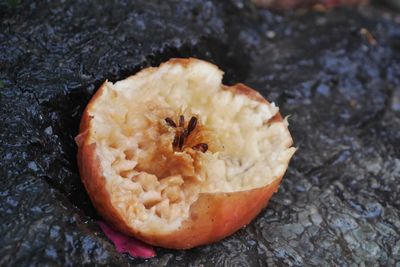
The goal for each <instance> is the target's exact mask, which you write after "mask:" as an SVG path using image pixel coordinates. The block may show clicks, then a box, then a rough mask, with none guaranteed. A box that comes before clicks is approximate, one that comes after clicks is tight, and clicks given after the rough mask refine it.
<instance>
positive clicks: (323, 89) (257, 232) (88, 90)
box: [0, 0, 400, 266]
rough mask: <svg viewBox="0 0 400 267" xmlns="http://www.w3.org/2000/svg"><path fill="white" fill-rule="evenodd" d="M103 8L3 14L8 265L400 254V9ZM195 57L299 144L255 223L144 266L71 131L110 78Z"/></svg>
mask: <svg viewBox="0 0 400 267" xmlns="http://www.w3.org/2000/svg"><path fill="white" fill-rule="evenodd" d="M101 2H104V3H101V4H97V5H94V4H92V3H89V2H88V1H61V2H58V1H47V2H45V1H38V2H37V3H22V4H20V5H19V6H18V7H17V8H16V9H10V8H4V7H2V8H1V9H0V18H1V24H0V129H1V130H0V144H1V145H0V158H1V162H0V170H1V172H0V174H1V180H0V218H1V224H0V266H28V265H32V266H43V265H66V266H77V265H135V264H140V265H142V266H153V265H154V266H167V265H168V266H266V265H268V266H286V265H289V266H302V265H304V266H306V265H307V266H327V265H330V266H356V265H361V266H362V265H363V264H364V265H366V266H376V265H382V266H394V265H396V263H397V264H400V219H399V215H400V185H399V181H400V20H399V17H398V15H396V14H394V13H390V12H389V11H382V10H380V9H379V10H378V9H374V8H363V9H336V10H334V11H332V12H329V13H312V12H308V13H306V14H299V13H288V14H285V15H284V14H281V13H272V12H270V11H267V10H260V9H256V8H255V7H253V6H251V5H248V4H246V2H241V1H223V2H221V1H204V2H203V1H183V2H180V3H177V2H173V3H166V1H159V2H156V1H148V0H146V1H126V2H119V3H111V1H101ZM131 2H134V3H131ZM388 12H389V13H388ZM396 16H397V17H396ZM396 21H397V22H396ZM361 28H366V29H368V30H369V32H370V33H371V34H372V35H373V36H374V37H375V39H376V41H377V45H375V46H374V45H373V44H371V40H370V41H368V38H366V36H365V35H362V34H360V29H361ZM187 56H195V57H199V58H202V59H206V60H209V61H212V62H214V63H216V64H217V65H219V66H220V67H221V68H222V69H223V70H225V71H226V77H225V82H226V83H229V84H232V83H235V82H238V81H242V82H244V83H246V84H248V85H250V86H252V87H254V88H256V89H258V90H259V91H260V92H261V93H262V94H263V95H264V96H266V97H267V98H268V99H269V100H271V101H275V102H276V103H277V104H278V105H279V106H280V107H281V112H282V113H283V114H284V115H291V117H290V123H291V125H290V129H291V131H292V133H293V137H294V140H295V145H296V146H297V147H298V148H299V149H298V152H297V153H296V155H295V157H294V158H293V160H292V162H291V164H290V167H289V170H288V172H287V174H286V176H285V179H284V180H283V183H282V186H281V187H280V190H279V192H278V193H277V194H276V195H275V196H274V197H273V199H272V200H271V203H270V205H269V207H268V208H267V209H266V210H264V211H263V212H262V213H261V214H260V215H259V216H258V217H257V219H256V220H255V221H254V222H252V223H251V224H250V225H249V226H248V227H246V228H245V229H243V230H241V231H239V232H237V233H236V234H234V235H233V236H231V237H228V238H226V239H225V240H223V241H221V242H219V243H216V244H213V245H209V246H204V247H199V248H195V249H192V250H188V251H173V250H165V249H157V253H158V256H157V257H156V258H154V259H151V260H148V261H143V260H136V259H133V258H130V257H128V256H126V255H121V254H118V253H117V252H116V251H115V249H114V247H113V246H112V244H111V243H110V242H109V241H108V240H107V239H106V238H105V236H104V235H103V234H102V232H101V231H100V229H99V227H98V226H97V225H96V224H95V219H96V218H97V217H96V213H95V211H94V209H93V207H92V206H91V204H90V201H89V199H88V197H87V195H86V193H85V190H84V188H83V186H82V184H81V182H80V178H79V175H78V171H77V166H76V157H75V154H76V146H75V144H74V140H73V137H74V136H75V135H76V134H77V131H78V124H79V121H80V116H81V114H82V110H83V108H84V106H85V105H86V103H87V102H88V100H89V99H90V97H91V96H92V95H93V93H94V92H95V90H96V88H97V87H98V86H99V85H100V84H101V83H102V82H103V81H104V80H105V79H110V80H112V81H116V80H118V79H123V78H124V77H126V76H128V75H130V74H133V73H135V72H137V71H138V70H140V69H141V68H143V67H147V66H150V65H158V64H159V63H160V62H162V61H165V60H167V59H168V58H170V57H187Z"/></svg>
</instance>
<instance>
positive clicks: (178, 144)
mask: <svg viewBox="0 0 400 267" xmlns="http://www.w3.org/2000/svg"><path fill="white" fill-rule="evenodd" d="M165 122H166V123H167V124H168V126H170V127H173V128H178V127H179V128H183V130H182V129H181V130H178V129H177V131H176V133H175V137H174V140H173V141H172V147H173V148H174V149H178V150H179V151H182V149H183V146H184V144H185V141H186V140H187V137H188V136H189V135H190V133H191V132H193V130H194V129H195V128H196V125H197V118H196V117H194V116H193V117H191V118H190V120H189V123H188V126H187V128H185V127H184V126H185V116H184V115H180V116H179V121H178V126H177V124H176V123H175V122H174V120H173V119H171V118H169V117H167V118H165ZM192 149H194V150H198V151H201V152H203V153H205V152H206V151H207V150H208V145H207V144H206V143H199V144H197V145H195V146H193V147H192Z"/></svg>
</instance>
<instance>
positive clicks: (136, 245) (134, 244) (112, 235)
mask: <svg viewBox="0 0 400 267" xmlns="http://www.w3.org/2000/svg"><path fill="white" fill-rule="evenodd" d="M97 224H98V225H99V226H100V228H101V229H102V230H103V232H104V234H105V235H106V236H107V237H108V239H110V240H111V241H112V242H113V243H114V245H115V248H116V249H117V251H118V252H120V253H124V252H127V253H129V255H131V256H132V257H136V258H143V259H148V258H152V257H154V256H155V255H156V253H155V251H154V249H153V247H152V246H150V245H148V244H146V243H144V242H142V241H140V240H137V239H136V238H133V237H130V236H127V235H124V234H122V233H120V232H118V231H116V230H114V229H113V228H111V226H109V225H108V224H106V223H105V222H103V221H97Z"/></svg>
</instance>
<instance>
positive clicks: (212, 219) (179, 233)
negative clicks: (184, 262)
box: [76, 59, 292, 249]
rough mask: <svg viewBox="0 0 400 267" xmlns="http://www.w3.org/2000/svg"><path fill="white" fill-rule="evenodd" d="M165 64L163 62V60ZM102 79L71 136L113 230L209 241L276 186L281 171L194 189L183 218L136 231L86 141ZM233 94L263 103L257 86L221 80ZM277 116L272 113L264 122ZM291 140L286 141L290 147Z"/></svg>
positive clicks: (180, 242)
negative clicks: (249, 181) (267, 178)
mask: <svg viewBox="0 0 400 267" xmlns="http://www.w3.org/2000/svg"><path fill="white" fill-rule="evenodd" d="M191 60H197V59H172V60H170V61H168V62H167V63H168V64H171V63H172V64H188V63H190V61H191ZM164 64H166V63H164ZM104 88H105V86H104V84H103V85H102V86H101V87H100V89H99V90H98V91H97V92H96V94H95V95H94V96H93V98H92V99H91V101H90V102H89V104H88V105H87V107H86V109H85V111H84V113H83V117H82V120H81V125H80V134H79V135H78V136H77V137H76V142H77V144H78V166H79V172H80V175H81V179H82V182H83V184H84V186H85V188H86V190H87V192H88V194H89V197H90V199H91V201H92V203H93V205H94V206H95V208H96V210H97V211H98V213H99V214H100V215H101V216H102V217H103V219H104V220H106V221H107V222H108V223H110V224H111V225H112V226H114V227H115V228H116V229H118V230H119V231H121V232H123V233H125V234H127V235H130V236H135V237H136V238H138V239H140V240H142V241H144V242H147V243H149V244H151V245H154V246H160V247H165V248H172V249H189V248H193V247H196V246H200V245H204V244H209V243H213V242H216V241H219V240H221V239H223V238H224V237H226V236H228V235H231V234H232V233H234V232H235V231H237V230H238V229H240V228H242V227H244V226H246V225H247V224H248V223H250V221H251V220H252V219H254V217H256V216H257V214H259V213H260V211H261V210H262V209H263V208H265V207H266V206H267V204H268V201H269V200H270V198H271V197H272V195H273V194H274V193H275V192H276V191H277V190H278V187H279V184H280V182H281V179H282V177H277V178H276V179H275V180H274V181H273V182H271V183H270V184H267V185H265V186H263V187H259V188H255V189H251V190H245V191H238V192H229V193H224V192H218V193H200V195H199V198H198V199H197V200H196V202H194V203H193V204H192V206H191V207H190V216H189V218H188V219H186V220H185V221H183V223H182V225H181V227H180V228H178V229H177V230H175V231H171V232H168V233H160V232H156V231H154V232H150V233H149V232H146V233H144V232H142V231H141V230H140V229H135V228H133V227H131V226H129V224H128V223H127V222H126V220H125V219H124V218H123V216H121V215H120V214H119V212H118V211H117V210H116V209H115V208H114V206H113V205H112V203H111V200H110V195H109V193H108V192H107V190H106V185H105V183H106V181H105V177H104V176H103V175H102V173H103V172H102V169H101V164H100V161H99V158H98V156H97V153H96V144H95V143H91V144H90V143H89V141H90V139H91V138H90V135H91V130H90V128H91V125H90V124H91V123H90V121H91V117H90V116H89V113H90V112H89V111H90V110H91V108H92V107H93V106H94V105H95V103H96V99H98V97H99V96H100V95H101V94H102V93H103V90H104ZM223 89H224V90H232V91H233V92H234V93H235V94H244V95H246V96H247V97H249V98H252V99H254V100H257V101H260V102H265V103H268V102H267V101H266V100H265V99H264V98H263V97H262V96H261V95H260V94H259V93H258V92H256V91H254V90H253V89H251V88H249V87H247V86H245V85H243V84H236V85H233V86H230V87H228V86H223ZM279 121H282V117H281V115H280V114H279V113H278V114H277V115H276V116H274V117H273V118H272V119H271V120H269V121H268V123H274V122H279ZM291 145H292V144H291V143H290V144H288V147H290V146H291Z"/></svg>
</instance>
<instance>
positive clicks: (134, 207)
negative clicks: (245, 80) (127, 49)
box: [76, 58, 295, 249]
mask: <svg viewBox="0 0 400 267" xmlns="http://www.w3.org/2000/svg"><path fill="white" fill-rule="evenodd" d="M222 75H223V72H222V71H221V70H219V69H218V68H217V67H216V66H215V65H213V64H211V63H208V62H205V61H202V60H198V59H194V58H190V59H171V60H169V61H167V62H165V63H163V64H161V65H160V66H159V67H157V68H146V69H144V70H142V71H140V72H139V73H137V74H136V75H133V76H130V77H128V78H126V79H125V80H122V81H118V82H116V83H111V82H108V81H106V82H105V83H104V84H103V85H102V86H101V87H100V88H99V90H98V91H97V92H96V94H95V95H94V96H93V98H92V99H91V101H90V102H89V104H88V105H87V107H86V109H85V111H84V113H83V117H82V121H81V126H80V134H79V135H78V136H77V137H76V142H77V144H78V164H79V170H80V174H81V178H82V181H83V184H84V185H85V187H86V190H87V192H88V194H89V196H90V198H91V200H92V202H93V204H94V206H95V207H96V209H97V211H98V212H99V214H100V215H101V216H102V217H103V218H104V219H105V220H106V221H108V222H109V223H110V224H112V225H113V226H114V227H115V228H117V229H118V230H120V231H121V232H123V233H125V234H127V235H132V236H135V237H137V238H139V239H141V240H143V241H145V242H147V243H150V244H152V245H155V246H161V247H166V248H175V249H187V248H192V247H194V246H198V245H202V244H207V243H211V242H215V241H218V240H220V239H222V238H224V237H226V236H228V235H230V234H232V233H233V232H235V231H236V230H238V229H239V228H241V227H243V226H245V225H246V224H248V223H249V222H250V221H251V220H252V219H253V218H254V217H255V216H256V215H257V214H258V213H259V212H260V211H261V209H262V208H264V207H265V206H266V205H267V203H268V201H269V199H270V198H271V196H272V194H273V193H274V192H276V191H277V189H278V186H279V183H280V181H281V179H282V176H283V175H284V173H285V171H286V169H287V167H288V164H289V160H290V158H291V157H292V155H293V153H294V152H295V148H294V147H292V143H293V141H292V138H291V135H290V133H289V131H288V123H287V121H286V120H285V119H282V117H281V115H280V114H279V110H278V107H276V106H275V105H274V104H273V103H269V102H267V101H266V100H265V99H264V98H263V97H262V96H261V95H260V94H259V93H258V92H256V91H254V90H253V89H251V88H249V87H247V86H245V85H243V84H236V85H233V86H225V85H223V84H222V83H221V81H222Z"/></svg>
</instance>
